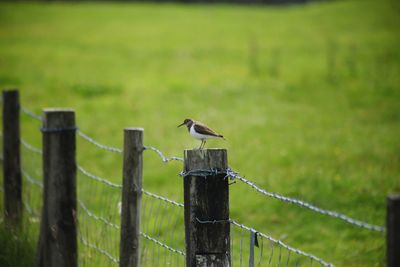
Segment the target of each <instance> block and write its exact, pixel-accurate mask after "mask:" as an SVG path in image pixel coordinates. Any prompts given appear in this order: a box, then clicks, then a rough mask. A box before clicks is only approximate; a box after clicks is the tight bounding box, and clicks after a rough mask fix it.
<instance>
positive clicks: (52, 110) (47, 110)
mask: <svg viewBox="0 0 400 267" xmlns="http://www.w3.org/2000/svg"><path fill="white" fill-rule="evenodd" d="M43 113H44V114H49V113H52V114H54V113H75V111H74V110H73V109H72V108H44V109H43Z"/></svg>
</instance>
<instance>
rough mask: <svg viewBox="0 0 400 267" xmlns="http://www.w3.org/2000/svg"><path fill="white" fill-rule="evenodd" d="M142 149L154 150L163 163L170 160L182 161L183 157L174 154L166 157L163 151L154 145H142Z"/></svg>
mask: <svg viewBox="0 0 400 267" xmlns="http://www.w3.org/2000/svg"><path fill="white" fill-rule="evenodd" d="M144 149H145V150H151V151H154V152H156V153H157V154H158V156H160V158H161V160H162V161H163V162H164V163H168V162H170V161H174V160H175V161H183V158H180V157H175V156H173V157H166V156H165V155H164V153H163V152H162V151H161V150H159V149H157V148H155V147H152V146H144Z"/></svg>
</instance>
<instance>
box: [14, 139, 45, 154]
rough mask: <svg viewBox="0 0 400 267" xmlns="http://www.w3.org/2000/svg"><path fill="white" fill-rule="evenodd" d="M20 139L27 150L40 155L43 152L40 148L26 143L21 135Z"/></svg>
mask: <svg viewBox="0 0 400 267" xmlns="http://www.w3.org/2000/svg"><path fill="white" fill-rule="evenodd" d="M19 140H20V141H21V144H22V145H23V146H24V147H25V148H26V149H28V150H30V151H32V152H33V153H36V154H39V155H42V154H43V152H42V150H40V149H39V148H36V147H34V146H33V145H31V144H30V143H28V142H27V141H25V140H24V139H23V138H22V137H21V138H20V139H19Z"/></svg>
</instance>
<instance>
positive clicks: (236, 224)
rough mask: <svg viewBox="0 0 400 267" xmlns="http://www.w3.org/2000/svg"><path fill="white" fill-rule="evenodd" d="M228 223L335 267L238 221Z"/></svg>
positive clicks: (323, 264) (327, 266) (329, 266)
mask: <svg viewBox="0 0 400 267" xmlns="http://www.w3.org/2000/svg"><path fill="white" fill-rule="evenodd" d="M227 221H229V223H230V224H232V225H235V226H237V227H240V228H242V229H245V230H247V231H250V232H253V233H256V234H257V235H259V236H262V237H264V238H266V239H268V240H269V241H271V242H273V243H276V244H279V245H280V246H282V247H284V248H285V249H287V250H288V251H291V252H294V253H296V254H298V255H302V256H305V257H308V258H311V259H312V260H315V261H317V262H318V263H320V264H321V265H322V266H326V267H334V265H333V264H332V263H328V262H326V261H324V260H322V259H320V258H318V257H316V256H314V255H312V254H310V253H307V252H304V251H301V250H299V249H296V248H293V247H291V246H289V245H287V244H285V243H283V242H282V241H281V240H279V239H275V238H273V237H271V236H269V235H267V234H264V233H262V232H259V231H257V230H255V229H254V228H251V227H248V226H246V225H244V224H241V223H238V222H236V221H234V220H232V219H229V220H227ZM202 223H213V221H202Z"/></svg>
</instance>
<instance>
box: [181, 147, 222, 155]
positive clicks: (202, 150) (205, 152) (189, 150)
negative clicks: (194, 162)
mask: <svg viewBox="0 0 400 267" xmlns="http://www.w3.org/2000/svg"><path fill="white" fill-rule="evenodd" d="M226 151H227V150H226V148H205V149H198V148H194V149H185V154H187V153H195V154H202V153H203V154H207V153H218V152H219V153H226Z"/></svg>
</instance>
